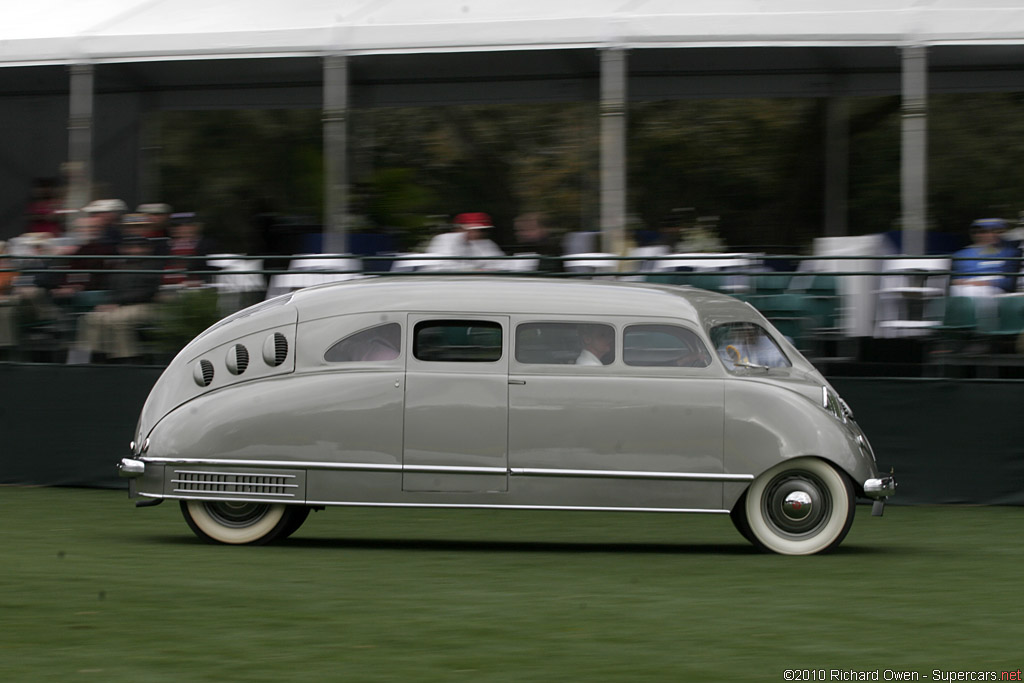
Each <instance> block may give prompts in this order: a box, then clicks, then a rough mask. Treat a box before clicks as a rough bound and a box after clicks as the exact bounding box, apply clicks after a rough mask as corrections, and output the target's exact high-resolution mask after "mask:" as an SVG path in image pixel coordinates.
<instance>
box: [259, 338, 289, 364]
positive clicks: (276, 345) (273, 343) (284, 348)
mask: <svg viewBox="0 0 1024 683" xmlns="http://www.w3.org/2000/svg"><path fill="white" fill-rule="evenodd" d="M287 358H288V338H287V337H285V336H284V335H283V334H281V333H280V332H275V333H274V334H272V335H270V336H269V337H267V341H266V342H264V344H263V360H264V361H265V362H266V363H267V365H270V366H272V367H275V368H276V367H279V366H280V365H281V364H282V363H284V361H285V360H286V359H287Z"/></svg>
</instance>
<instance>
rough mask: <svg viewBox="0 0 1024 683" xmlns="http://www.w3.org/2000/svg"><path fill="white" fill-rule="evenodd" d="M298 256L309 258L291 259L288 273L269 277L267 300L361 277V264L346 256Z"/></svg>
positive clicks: (355, 259) (357, 260)
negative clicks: (315, 286) (316, 286)
mask: <svg viewBox="0 0 1024 683" xmlns="http://www.w3.org/2000/svg"><path fill="white" fill-rule="evenodd" d="M298 256H306V257H309V258H295V259H292V261H291V263H289V264H288V270H289V272H287V273H281V274H279V275H274V276H273V277H271V278H270V286H269V287H267V298H268V299H272V298H274V297H275V296H280V295H281V294H287V293H288V292H294V291H295V290H296V289H302V288H303V287H312V286H314V285H322V284H325V283H327V282H338V281H341V280H351V279H354V278H358V277H362V262H361V261H360V260H359V259H357V258H352V257H351V256H349V255H347V254H298ZM325 271H344V272H325Z"/></svg>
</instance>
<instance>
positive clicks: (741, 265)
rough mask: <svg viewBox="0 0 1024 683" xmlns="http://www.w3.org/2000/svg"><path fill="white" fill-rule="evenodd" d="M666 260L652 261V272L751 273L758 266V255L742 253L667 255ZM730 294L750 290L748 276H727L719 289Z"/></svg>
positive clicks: (759, 262)
mask: <svg viewBox="0 0 1024 683" xmlns="http://www.w3.org/2000/svg"><path fill="white" fill-rule="evenodd" d="M667 256H668V258H664V259H658V260H656V261H652V262H651V263H652V271H653V272H666V271H680V270H681V271H690V272H695V273H713V272H715V271H724V272H735V271H753V270H754V269H755V268H757V267H758V266H760V264H761V259H760V257H759V255H758V254H744V253H723V254H709V253H691V254H668V255H667ZM719 289H720V290H722V291H724V292H728V293H730V294H739V293H742V292H747V291H749V290H750V276H749V275H729V276H726V277H725V281H724V282H723V283H722V285H721V286H720V287H719Z"/></svg>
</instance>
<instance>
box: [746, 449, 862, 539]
mask: <svg viewBox="0 0 1024 683" xmlns="http://www.w3.org/2000/svg"><path fill="white" fill-rule="evenodd" d="M855 502H856V501H855V498H854V492H853V486H852V484H851V483H850V480H849V478H848V477H846V476H845V475H844V474H843V473H842V472H840V471H838V470H837V469H836V468H835V467H833V466H832V465H830V464H829V463H827V462H825V461H824V460H819V459H817V458H794V459H792V460H786V461H784V462H781V463H779V464H778V465H776V466H774V467H772V468H771V469H769V470H767V471H766V472H764V473H762V474H761V476H759V477H758V478H757V479H755V480H754V483H753V484H751V485H750V488H749V489H747V495H746V499H745V501H743V503H744V506H745V513H746V521H747V524H748V525H749V528H750V532H751V534H752V535H753V537H754V540H755V542H756V544H757V545H759V546H761V547H762V548H764V549H765V550H770V551H772V552H776V553H780V554H783V555H813V554H814V553H821V552H827V551H829V550H831V549H833V548H835V547H836V546H838V545H839V543H840V542H842V540H843V538H844V537H845V536H846V533H847V532H848V531H849V530H850V525H851V524H853V514H854V510H855Z"/></svg>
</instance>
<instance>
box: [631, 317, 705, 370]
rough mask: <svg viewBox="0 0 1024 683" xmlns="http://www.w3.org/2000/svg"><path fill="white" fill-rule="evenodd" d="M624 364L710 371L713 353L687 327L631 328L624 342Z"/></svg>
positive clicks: (656, 326) (638, 326) (632, 326)
mask: <svg viewBox="0 0 1024 683" xmlns="http://www.w3.org/2000/svg"><path fill="white" fill-rule="evenodd" d="M622 360H623V362H625V364H626V365H633V366H638V367H684V368H706V367H707V366H709V365H711V353H710V352H709V351H708V348H707V346H705V344H704V342H702V341H701V340H700V337H698V336H697V335H696V334H695V333H694V332H692V331H691V330H688V329H686V328H685V327H680V326H679V325H630V326H629V327H627V328H626V331H625V333H624V334H623V338H622Z"/></svg>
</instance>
